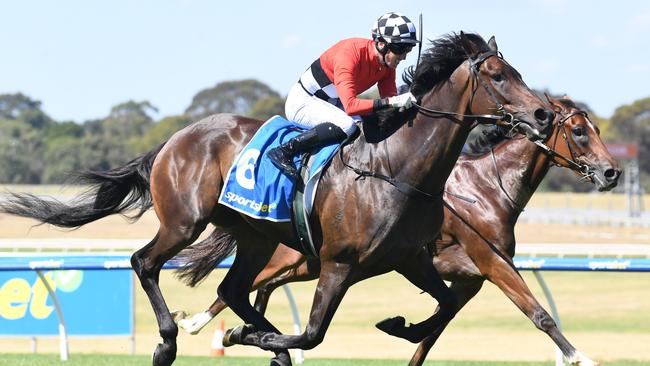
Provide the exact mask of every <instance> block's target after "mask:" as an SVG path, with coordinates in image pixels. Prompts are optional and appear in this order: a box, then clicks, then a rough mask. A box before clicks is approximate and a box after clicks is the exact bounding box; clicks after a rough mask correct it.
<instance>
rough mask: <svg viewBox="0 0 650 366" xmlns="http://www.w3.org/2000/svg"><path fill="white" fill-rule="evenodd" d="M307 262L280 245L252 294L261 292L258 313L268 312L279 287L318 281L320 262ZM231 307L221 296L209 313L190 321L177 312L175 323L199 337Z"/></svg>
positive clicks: (257, 296)
mask: <svg viewBox="0 0 650 366" xmlns="http://www.w3.org/2000/svg"><path fill="white" fill-rule="evenodd" d="M306 260H307V259H306V257H305V256H303V255H302V254H301V253H300V252H298V251H295V250H293V249H291V248H289V247H287V246H285V245H282V244H280V245H278V247H277V248H276V250H275V252H274V253H273V256H272V257H271V260H270V261H269V263H268V264H266V266H265V267H264V269H263V270H262V271H261V272H260V273H259V274H258V275H257V277H255V280H254V281H253V285H252V286H251V291H254V290H257V295H256V297H255V309H256V310H257V311H258V312H259V313H260V314H264V313H265V312H266V305H267V304H268V301H269V299H270V296H271V293H272V292H273V291H274V290H275V289H276V288H278V287H279V286H282V285H284V284H285V283H289V282H296V281H308V280H312V279H316V278H318V273H319V271H320V267H319V266H320V263H319V262H318V261H317V260H316V261H313V260H312V261H311V262H310V263H309V264H307V263H306ZM312 273H313V274H312ZM227 307H228V305H226V303H225V302H224V301H223V299H222V298H221V297H219V296H217V298H216V299H215V300H214V302H213V303H212V305H210V307H209V308H208V310H206V311H203V312H200V313H197V314H194V315H192V316H190V317H188V316H187V314H186V313H185V312H183V311H176V312H174V313H173V315H174V321H176V322H177V324H178V326H179V327H180V328H181V329H183V330H185V331H186V332H188V333H190V334H198V333H199V332H200V331H201V329H203V327H205V326H206V325H207V324H208V323H209V322H210V321H211V320H212V319H213V318H214V317H216V316H217V315H219V313H221V312H222V311H223V310H224V309H226V308H227Z"/></svg>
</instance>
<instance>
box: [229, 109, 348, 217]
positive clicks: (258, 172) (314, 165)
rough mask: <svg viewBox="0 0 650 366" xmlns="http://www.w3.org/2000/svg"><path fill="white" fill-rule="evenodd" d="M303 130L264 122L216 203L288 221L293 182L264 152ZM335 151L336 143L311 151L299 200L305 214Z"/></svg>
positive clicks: (288, 124)
mask: <svg viewBox="0 0 650 366" xmlns="http://www.w3.org/2000/svg"><path fill="white" fill-rule="evenodd" d="M306 129H309V127H307V126H303V125H300V124H297V123H295V122H291V121H288V120H286V119H284V118H282V117H280V116H273V117H271V118H270V119H269V120H268V121H266V122H265V123H264V124H263V125H262V127H260V129H259V130H258V131H257V133H255V136H253V138H252V139H251V141H250V142H249V143H248V144H247V145H246V147H244V149H243V150H242V151H241V152H240V153H239V155H238V156H237V158H236V159H235V161H234V163H233V164H232V167H231V168H230V170H229V172H228V176H227V177H226V180H225V184H224V186H223V189H222V190H221V194H220V195H219V201H218V202H219V203H220V204H222V205H225V206H228V207H230V208H232V209H234V210H237V211H239V212H241V213H243V214H245V215H248V216H250V217H253V218H256V219H264V220H269V221H275V222H284V221H291V200H292V199H293V197H292V192H293V188H294V184H295V183H294V182H293V181H292V180H291V179H289V178H288V177H287V176H286V175H285V174H283V173H282V172H281V171H280V170H279V169H278V168H276V167H275V165H273V163H272V162H271V160H269V158H268V157H267V156H266V152H267V151H268V150H270V149H272V148H274V147H276V146H278V145H280V144H283V143H285V142H287V141H289V140H290V139H291V138H293V137H295V136H297V135H298V134H300V133H301V132H303V131H305V130H306ZM338 148H339V145H338V144H333V145H328V146H325V147H323V148H321V149H320V150H316V151H312V152H311V154H312V158H311V159H310V160H311V161H310V164H309V166H308V175H307V177H308V178H307V179H306V180H305V189H304V192H305V194H304V195H303V197H302V199H303V200H304V202H303V206H304V209H305V211H306V213H307V214H309V213H310V212H311V209H312V207H313V202H314V197H315V196H316V187H317V185H318V181H319V180H320V176H321V174H322V172H323V170H324V168H325V167H326V166H327V163H328V162H329V161H330V160H331V159H332V157H333V156H334V154H336V152H337V151H338ZM294 164H296V167H298V168H300V166H299V164H300V156H296V157H294Z"/></svg>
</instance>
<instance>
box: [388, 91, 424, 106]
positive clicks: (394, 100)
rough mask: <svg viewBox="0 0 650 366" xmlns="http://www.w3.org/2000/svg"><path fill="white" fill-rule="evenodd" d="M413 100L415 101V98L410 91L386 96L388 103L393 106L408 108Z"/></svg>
mask: <svg viewBox="0 0 650 366" xmlns="http://www.w3.org/2000/svg"><path fill="white" fill-rule="evenodd" d="M415 102H417V99H415V97H414V96H413V94H411V92H407V93H404V94H400V95H396V96H394V97H390V98H388V105H390V106H391V107H395V108H403V109H408V108H411V106H413V103H415Z"/></svg>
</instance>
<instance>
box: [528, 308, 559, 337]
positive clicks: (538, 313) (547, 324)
mask: <svg viewBox="0 0 650 366" xmlns="http://www.w3.org/2000/svg"><path fill="white" fill-rule="evenodd" d="M531 319H532V321H533V324H535V326H536V327H537V328H538V329H540V330H542V331H544V332H548V331H550V330H551V329H553V328H556V327H557V325H556V324H555V320H553V318H552V317H551V316H550V315H549V314H548V313H547V312H546V311H545V310H544V309H542V308H538V309H535V311H534V312H533V316H532V317H531Z"/></svg>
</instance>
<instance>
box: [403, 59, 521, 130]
mask: <svg viewBox="0 0 650 366" xmlns="http://www.w3.org/2000/svg"><path fill="white" fill-rule="evenodd" d="M492 56H494V57H498V58H500V59H502V60H503V55H502V54H501V53H500V52H498V51H486V52H483V53H480V54H478V55H477V56H475V57H473V58H469V59H468V62H469V69H470V73H471V75H472V78H471V82H472V85H471V89H472V94H471V96H470V102H469V109H471V108H472V102H473V101H474V95H475V94H476V91H477V90H478V85H477V81H478V84H480V85H481V86H482V87H483V89H484V90H485V92H486V93H487V94H488V96H489V97H490V99H491V100H492V102H493V103H494V105H495V106H496V112H497V113H498V114H497V115H494V114H462V113H456V112H447V111H440V110H436V109H431V108H427V107H424V106H422V105H421V104H419V103H413V105H414V106H415V107H416V108H417V109H418V112H419V113H421V114H423V115H424V116H427V117H431V118H451V119H454V120H457V121H462V120H463V119H465V118H474V119H475V120H486V119H487V120H493V121H495V124H498V125H501V126H510V127H513V124H514V123H516V120H515V117H514V116H513V115H512V114H511V113H509V112H507V111H506V109H505V107H504V106H503V104H501V102H499V99H498V98H497V97H496V95H494V92H493V91H492V88H490V87H488V85H487V83H486V82H485V80H483V78H481V76H480V68H481V64H482V63H483V62H485V60H487V59H488V58H490V57H492ZM503 61H504V62H505V60H503ZM472 127H473V126H472Z"/></svg>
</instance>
